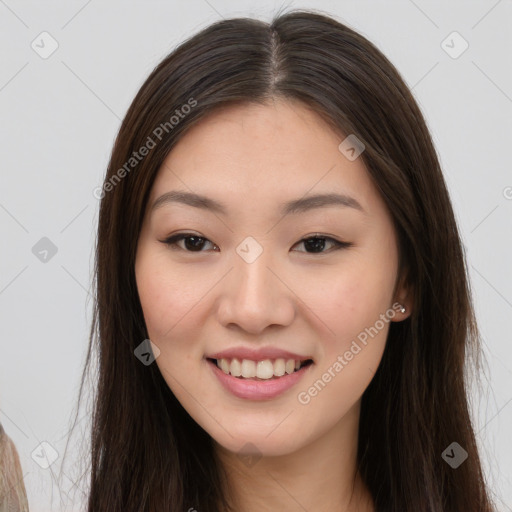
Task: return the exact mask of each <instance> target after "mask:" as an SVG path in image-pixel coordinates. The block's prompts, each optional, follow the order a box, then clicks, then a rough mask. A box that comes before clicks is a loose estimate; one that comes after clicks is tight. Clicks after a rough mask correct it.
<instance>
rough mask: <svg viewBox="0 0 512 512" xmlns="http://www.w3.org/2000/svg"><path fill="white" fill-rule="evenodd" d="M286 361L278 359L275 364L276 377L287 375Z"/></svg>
mask: <svg viewBox="0 0 512 512" xmlns="http://www.w3.org/2000/svg"><path fill="white" fill-rule="evenodd" d="M285 366H286V361H285V360H284V359H276V360H275V362H274V375H275V376H276V377H282V376H283V375H284V373H285Z"/></svg>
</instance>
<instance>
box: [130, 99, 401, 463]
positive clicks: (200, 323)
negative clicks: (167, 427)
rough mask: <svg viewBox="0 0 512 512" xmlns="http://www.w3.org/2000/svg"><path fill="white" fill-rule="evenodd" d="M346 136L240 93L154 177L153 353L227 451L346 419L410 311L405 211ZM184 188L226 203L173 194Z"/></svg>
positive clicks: (272, 448)
mask: <svg viewBox="0 0 512 512" xmlns="http://www.w3.org/2000/svg"><path fill="white" fill-rule="evenodd" d="M344 138H345V137H344V136H341V137H340V135H338V134H336V133H334V132H333V131H332V129H331V128H330V127H329V126H328V125H327V124H325V123H324V121H323V120H322V119H321V118H320V117H319V116H318V115H317V114H315V113H314V112H312V111H310V110H308V109H307V108H306V107H304V106H302V105H301V104H300V103H296V102H284V101H276V102H274V103H269V104H268V105H265V106H262V105H244V106H232V107H229V108H227V109H223V110H221V111H216V112H215V113H213V114H211V115H210V116H209V117H207V118H204V119H203V120H202V121H201V122H200V123H198V124H197V125H196V126H194V127H193V128H192V129H191V130H190V131H189V132H188V133H187V134H186V135H185V136H184V137H183V138H182V139H181V140H180V141H179V142H178V144H177V145H176V146H175V147H174V149H173V150H172V151H171V152H170V153H169V155H168V157H167V159H166V160H165V162H164V164H163V165H162V167H161V169H160V170H159V172H158V175H157V177H156V180H155V182H154V185H153V188H152V190H151V195H150V198H149V202H148V208H147V211H146V216H145V219H144V223H143V227H142V230H141V233H140V238H139V242H138V249H137V255H136V265H135V267H136V268H135V272H136V280H137V288H138V292H139V298H140V301H141V305H142V309H143V313H144V317H145V322H146V327H147V331H148V335H149V338H150V339H151V341H152V342H153V343H154V344H155V345H156V346H157V347H158V349H159V351H160V353H159V355H158V357H157V359H156V361H155V363H153V364H157V365H158V368H159V370H160V371H161V373H162V375H163V377H164V379H165V380H166V382H167V384H168V385H169V388H170V389H171V390H172V392H173V393H174V395H175V396H176V397H177V398H178V400H179V401H180V402H181V404H182V405H183V407H184V408H185V409H186V410H187V411H188V413H189V414H190V415H191V416H192V418H193V419H194V420H195V421H196V422H197V423H198V424H199V425H200V426H201V427H202V428H203V429H204V430H205V431H207V432H208V433H209V434H210V435H211V436H212V437H213V439H214V440H215V441H216V442H217V443H219V445H220V446H221V447H223V448H224V449H226V450H229V451H232V452H239V451H240V450H244V446H246V443H252V444H253V445H255V446H256V447H257V449H258V451H259V452H260V453H262V454H264V455H283V454H287V453H291V452H294V451H295V450H298V449H300V448H301V447H302V446H305V445H307V444H308V443H312V442H313V441H316V440H318V439H320V438H321V437H322V436H325V435H327V434H328V433H329V432H332V430H333V429H336V428H339V427H340V426H341V425H343V422H344V421H345V420H346V418H348V417H349V416H351V415H352V412H353V411H354V409H355V408H357V407H358V405H359V403H360V399H361V395H362V394H363V392H364V390H365V389H366V387H367V386H368V384H369V383H370V381H371V379H372V377H373V375H374V373H375V371H376V369H377V367H378V365H379V362H380V359H381V356H382V353H383V350H384V347H385V342H386V336H387V333H388V330H389V325H390V322H391V321H399V320H403V319H404V318H405V314H402V313H400V312H398V311H397V309H396V302H397V301H401V302H400V303H401V304H404V305H405V304H408V303H407V302H406V297H405V296H404V293H405V291H404V290H402V289H401V288H399V287H398V288H397V290H396V293H394V292H395V284H396V282H397V278H398V270H399V269H398V267H397V265H398V253H397V240H396V236H395V231H394V228H393V225H392V221H391V217H390V215H389V213H388V211H387V209H386V207H385V204H384V202H383V200H382V198H381V197H380V196H379V194H378V192H377V190H376V189H375V187H374V186H373V184H372V182H371V180H370V177H369V175H368V172H367V171H366V169H365V166H364V164H363V162H362V159H361V158H356V159H355V160H354V159H348V158H347V157H346V156H345V154H344V153H342V152H341V151H340V149H338V146H339V145H340V143H341V142H342V140H343V139H344ZM178 191H179V192H184V193H192V192H193V193H195V194H199V195H201V196H206V197H207V198H208V199H209V200H211V201H214V202H215V203H213V204H216V203H219V204H220V205H221V207H222V209H220V208H219V209H217V208H214V207H212V205H211V204H210V203H208V202H207V203H205V202H202V203H201V202H200V201H197V200H188V201H187V200H185V199H184V196H181V199H182V201H179V200H172V198H171V197H169V196H167V200H166V199H165V197H164V198H162V196H163V195H164V194H167V193H169V192H178ZM324 194H337V195H340V196H343V197H342V199H341V200H339V201H338V202H332V201H331V202H328V203H325V204H323V203H322V205H321V206H320V204H321V200H316V201H314V200H313V201H311V198H312V197H313V196H315V195H324ZM176 197H177V196H175V198H176ZM297 200H299V201H301V202H299V203H298V204H296V205H295V208H291V207H290V208H288V210H285V205H286V204H287V203H289V202H293V201H297ZM155 202H156V204H155ZM153 205H154V206H153ZM179 234H181V236H182V238H180V237H179V236H176V235H179ZM184 235H185V238H183V236H184ZM394 303H395V308H393V304H394ZM215 359H217V361H218V365H221V366H223V367H224V370H223V369H220V368H218V365H217V364H215V361H214V360H215ZM289 360H291V361H292V362H291V363H290V362H289ZM287 361H288V362H287ZM295 361H298V363H295ZM299 364H300V365H301V366H300V368H299V369H298V370H297V371H295V368H296V366H299ZM226 371H227V372H228V373H229V374H226V373H225V372H226ZM254 371H256V372H257V373H256V377H254V373H252V372H254ZM240 372H243V373H242V375H240ZM287 372H292V373H287ZM231 373H233V374H234V376H233V375H231ZM283 373H284V375H282V374H283ZM237 375H238V376H237ZM251 376H252V377H251ZM268 377H271V378H270V379H269V378H268Z"/></svg>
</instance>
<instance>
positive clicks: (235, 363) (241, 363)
mask: <svg viewBox="0 0 512 512" xmlns="http://www.w3.org/2000/svg"><path fill="white" fill-rule="evenodd" d="M207 361H208V362H209V363H210V364H213V365H215V366H217V367H218V368H220V369H221V370H222V371H223V372H224V373H225V374H226V375H231V376H232V377H236V378H237V379H240V380H254V381H265V380H267V381H268V380H277V379H280V378H281V377H285V376H286V375H291V374H293V373H296V372H298V371H300V370H302V369H303V368H305V367H306V366H309V365H311V364H313V360H312V359H307V360H305V361H298V360H294V359H282V358H278V359H265V360H262V361H252V360H250V359H241V360H240V359H236V358H233V359H212V358H207Z"/></svg>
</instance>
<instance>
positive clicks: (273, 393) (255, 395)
mask: <svg viewBox="0 0 512 512" xmlns="http://www.w3.org/2000/svg"><path fill="white" fill-rule="evenodd" d="M206 362H207V363H208V364H209V365H210V366H211V368H212V371H213V373H214V374H215V376H216V377H217V378H218V379H219V380H220V383H221V384H222V385H223V386H224V387H225V388H226V389H227V390H228V391H229V392H231V393H232V394H233V395H235V396H237V397H238V398H245V399H248V400H268V399H270V398H275V397H277V396H279V395H280V394H281V393H284V392H285V391H287V390H289V389H290V388H292V387H293V386H294V385H295V384H297V382H299V380H300V379H301V378H302V377H303V376H304V374H305V373H307V372H308V371H309V369H310V367H311V366H313V363H310V364H309V365H307V366H304V367H302V368H301V369H300V370H297V371H296V372H293V373H290V374H285V375H283V376H282V377H279V378H277V379H268V380H252V379H241V378H238V377H233V375H229V374H227V373H224V372H223V371H222V370H221V369H220V368H219V367H218V366H217V365H216V363H214V362H213V361H210V360H207V361H206Z"/></svg>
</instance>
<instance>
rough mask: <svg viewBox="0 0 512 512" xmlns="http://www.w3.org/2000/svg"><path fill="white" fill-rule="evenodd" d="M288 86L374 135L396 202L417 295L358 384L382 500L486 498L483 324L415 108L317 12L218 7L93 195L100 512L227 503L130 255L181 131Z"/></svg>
mask: <svg viewBox="0 0 512 512" xmlns="http://www.w3.org/2000/svg"><path fill="white" fill-rule="evenodd" d="M278 97H279V98H284V99H287V98H288V99H294V100H300V101H301V102H303V104H304V105H306V106H308V107H310V108H313V109H314V110H315V111H316V112H318V114H320V115H321V116H322V117H323V118H324V119H325V120H326V121H327V122H328V123H329V124H330V125H331V126H332V127H333V129H335V130H337V131H338V132H339V133H345V134H352V133H354V134H357V137H358V138H359V139H360V140H361V141H362V142H363V143H364V145H365V148H366V149H365V151H364V153H363V154H362V155H361V158H363V161H364V164H365V166H366V168H367V170H368V172H369V174H370V177H371V179H372V180H373V182H374V184H375V186H376V187H377V189H378V191H379V192H380V194H381V195H382V197H383V199H384V200H385V203H386V204H387V207H388V208H389V211H390V213H391V215H392V219H393V222H394V226H395V229H396V232H397V235H398V240H399V255H400V268H401V278H402V279H404V280H407V282H409V283H410V285H411V289H412V291H413V294H414V305H413V308H412V314H411V316H410V317H409V318H407V320H405V321H403V322H394V323H392V324H391V325H390V330H389V333H388V339H387V345H386V348H385V351H384V355H383V358H382V361H381V364H380V366H379V368H378V370H377V372H376V374H375V376H374V378H373V380H372V382H371V383H370V385H369V387H368V388H367V389H366V391H365V392H364V395H363V397H362V404H361V416H360V426H359V446H358V466H359V471H360V473H361V475H362V478H363V480H364V482H365V483H366V485H367V487H368V489H369V490H370V492H371V494H372V496H373V499H374V502H375V505H376V509H377V510H378V511H390V512H391V511H393V512H396V511H400V512H427V511H428V512H440V511H445V510H446V511H450V512H456V511H462V510H463V511H464V512H483V511H485V512H487V511H490V510H492V508H491V501H490V497H489V496H488V492H487V490H486V485H485V479H484V475H483V471H482V467H481V463H480V460H479V455H478V450H477V444H476V441H475V434H474V430H473V427H472V422H471V418H470V412H469V409H468V384H467V377H468V375H472V374H473V373H474V372H475V368H476V370H478V368H479V366H478V356H479V353H480V345H479V333H478V329H477V325H476V321H475V316H474V311H473V306H472V301H471V293H470V288H469V278H468V271H467V266H466V261H465V255H464V252H463V249H462V244H461V240H460V235H459V232H458V228H457V224H456V221H455V217H454V212H453V209H452V205H451V202H450V198H449V195H448V192H447V188H446V184H445V181H444V179H443V175H442V171H441V168H440V164H439V160H438V157H437V155H436V151H435V149H434V146H433V143H432V140H431V137H430V134H429V132H428V129H427V127H426V124H425V121H424V118H423V116H422V113H421V111H420V109H419V108H418V106H417V104H416V102H415V100H414V99H413V96H412V95H411V93H410V91H409V90H408V88H407V86H406V84H405V83H404V81H403V80H402V79H401V77H400V75H399V73H398V71H397V70H396V69H395V67H394V66H393V65H392V64H391V63H390V62H389V61H388V60H387V58H386V57H385V56H384V55H383V54H382V53H381V52H380V51H379V50H378V49H377V48H376V47H375V46H374V45H373V44H372V43H370V42H369V41H368V40H367V39H365V38H364V37H363V36H361V35H360V34H358V33H356V32H355V31H353V30H352V29H350V28H349V27H347V26H345V25H343V24H342V23H340V22H338V21H336V20H335V19H333V18H331V17H329V16H326V15H323V14H321V13H315V12H312V11H292V12H288V13H285V14H282V13H280V14H279V15H276V16H275V17H274V19H273V20H272V22H271V23H264V22H263V21H258V20H254V19H248V18H238V19H227V20H223V21H220V22H217V23H215V24H213V25H211V26H209V27H207V28H205V29H204V30H202V31H201V32H199V33H198V34H196V35H194V36H193V37H191V38H190V39H188V40H187V41H185V42H183V43H182V44H181V45H179V46H178V47H177V48H176V49H175V50H174V51H173V52H172V53H171V54H170V55H168V56H167V57H166V58H165V59H164V60H163V61H162V62H161V63H160V64H159V65H158V66H157V67H156V68H155V69H154V70H153V72H152V73H151V74H150V76H149V77H148V78H147V80H146V81H145V82H144V84H143V85H142V87H141V88H140V90H139V92H138V93H137V95H136V97H135V99H134V100H133V103H132V104H131V106H130V108H129V110H128V112H127V114H126V116H125V118H124V120H123V122H122V125H121V127H120V130H119V133H118V136H117V138H116V141H115V144H114V147H113V151H112V155H111V159H110V163H109V166H108V170H107V174H106V176H105V181H104V186H103V190H102V191H101V194H100V196H101V205H100V213H99V226H98V237H97V245H96V260H95V263H96V264H95V283H94V284H95V287H96V288H95V290H96V294H95V295H96V297H95V308H94V317H93V323H92V328H91V333H90V345H89V352H88V356H87V362H86V367H85V370H84V377H83V379H84V378H85V374H86V371H87V368H90V367H91V365H92V362H93V361H94V362H96V360H94V359H93V358H92V354H93V352H94V351H96V354H97V363H98V368H97V371H98V379H97V387H96V389H95V397H94V411H93V418H92V436H91V445H92V446H91V480H90V494H89V498H88V510H89V512H103V511H104V512H107V511H108V512H130V511H134V512H142V511H144V512H146V511H152V512H153V511H154V512H157V511H158V512H162V511H163V510H188V509H189V508H194V509H197V510H198V511H201V512H207V511H211V512H218V511H219V510H221V508H219V507H220V504H222V510H228V507H227V503H225V499H224V497H223V495H222V491H221V489H222V483H223V474H222V470H221V468H220V467H219V464H218V461H217V460H216V459H215V456H214V451H213V447H212V442H211V438H210V436H209V435H208V434H207V433H206V432H205V431H204V430H203V429H202V428H200V427H199V426H198V425H197V424H196V423H195V421H194V420H193V419H192V418H191V417H190V416H189V415H188V413H187V412H186V411H185V410H184V409H183V407H182V406H181V405H180V403H179V402H178V400H177V399H176V398H175V396H174V395H173V393H172V392H171V391H170V389H169V387H168V385H167V384H166V382H165V380H164V379H163V377H162V375H161V374H160V372H159V369H158V367H157V365H156V364H152V365H149V366H146V365H144V364H141V361H139V360H138V359H137V358H136V357H135V356H134V350H135V348H136V347H137V346H138V345H139V344H140V343H141V342H142V341H143V340H145V339H146V338H147V337H148V336H147V331H146V327H145V323H144V318H143V314H142V309H141V305H140V302H139V298H138V294H137V287H136V281H135V272H134V263H135V254H136V247H137V241H138V236H139V233H140V229H141V224H142V219H143V216H144V212H145V208H146V203H147V200H148V195H149V192H150V189H151V186H152V183H153V181H154V179H155V176H156V173H157V172H158V170H159V168H160V166H161V164H162V162H163V161H164V159H165V157H166V156H167V155H168V153H169V151H171V150H172V148H173V146H174V145H175V144H176V143H177V141H178V140H179V139H180V137H182V136H183V134H184V133H186V131H187V129H188V128H190V127H191V126H192V125H194V124H195V123H197V122H200V121H201V119H202V118H203V117H204V116H205V115H206V114H207V113H209V112H211V111H213V110H214V109H216V108H220V107H221V106H223V105H228V104H235V103H237V102H256V103H260V104H265V103H267V102H268V101H269V100H271V99H272V98H278ZM187 105H188V107H186V108H185V106H187ZM172 118H174V119H172ZM340 141H341V139H340ZM143 146H144V147H146V149H148V151H145V152H144V153H145V155H144V156H142V151H141V150H140V148H142V147H143ZM135 154H137V156H134V155H135ZM121 169H124V172H123V171H121ZM471 355H472V356H474V357H473V359H471V358H469V357H468V356H471ZM475 363H476V364H475ZM466 364H467V366H466ZM82 384H83V380H82ZM453 442H457V443H458V445H460V447H462V448H463V449H464V450H465V451H466V452H467V454H468V457H467V459H466V460H465V461H464V462H463V463H462V464H461V465H460V466H459V467H457V468H456V469H454V468H453V467H451V465H449V464H448V463H447V462H445V460H443V457H442V453H443V452H444V450H445V449H446V448H447V447H449V446H450V445H451V443H453Z"/></svg>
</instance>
